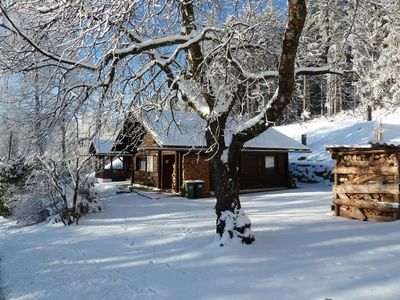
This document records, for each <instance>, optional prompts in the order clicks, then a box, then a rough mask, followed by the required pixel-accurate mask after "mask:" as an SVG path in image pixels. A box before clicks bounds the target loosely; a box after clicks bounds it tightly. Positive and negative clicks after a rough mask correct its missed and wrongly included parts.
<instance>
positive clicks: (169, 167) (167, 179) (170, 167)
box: [162, 155, 175, 190]
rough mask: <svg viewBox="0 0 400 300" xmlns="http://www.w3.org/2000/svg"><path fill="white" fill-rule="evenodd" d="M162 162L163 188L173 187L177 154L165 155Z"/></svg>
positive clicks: (169, 188)
mask: <svg viewBox="0 0 400 300" xmlns="http://www.w3.org/2000/svg"><path fill="white" fill-rule="evenodd" d="M162 158H163V164H162V167H163V169H162V175H163V176H162V178H163V179H162V188H163V189H164V190H171V189H172V173H173V172H174V163H175V155H163V157H162Z"/></svg>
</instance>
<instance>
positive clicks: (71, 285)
mask: <svg viewBox="0 0 400 300" xmlns="http://www.w3.org/2000/svg"><path fill="white" fill-rule="evenodd" d="M110 187H112V184H101V185H100V188H101V194H102V198H103V205H104V212H103V213H100V214H95V215H91V216H88V217H86V218H83V219H82V220H81V222H80V225H79V226H70V227H64V226H62V225H48V224H40V225H37V226H31V227H25V228H19V227H16V226H14V225H13V224H12V223H4V222H3V223H0V246H1V248H0V257H2V261H1V262H0V269H1V275H2V277H3V284H4V290H5V292H6V294H7V299H68V300H69V299H230V300H231V299H325V298H331V299H335V300H336V299H398V294H399V293H400V287H399V285H398V281H399V279H400V270H399V269H398V267H397V263H396V260H395V259H396V257H398V256H399V254H400V236H399V234H398V231H399V229H400V228H399V225H400V223H399V222H393V223H366V222H359V221H352V220H346V219H342V218H337V217H333V216H331V215H330V211H329V209H330V201H331V193H330V192H329V190H328V188H327V187H324V186H319V185H307V186H304V187H302V188H301V189H297V190H286V191H276V192H269V193H256V194H246V195H243V196H242V201H243V206H244V208H245V210H246V212H247V214H248V215H249V216H250V218H251V219H252V222H253V229H254V233H255V235H256V243H255V244H254V245H251V246H244V245H239V244H234V243H231V244H228V245H227V246H225V247H218V246H217V244H218V243H216V242H215V241H214V232H215V231H214V230H215V229H214V224H215V216H214V213H213V206H214V201H215V200H214V199H194V200H188V199H185V198H178V197H167V198H162V199H156V200H150V199H148V198H145V197H142V196H140V195H137V194H134V193H131V194H120V195H115V193H114V190H113V189H111V188H110Z"/></svg>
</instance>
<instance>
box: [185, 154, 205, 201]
mask: <svg viewBox="0 0 400 300" xmlns="http://www.w3.org/2000/svg"><path fill="white" fill-rule="evenodd" d="M182 170H183V174H182V180H183V181H184V180H203V181H204V187H203V188H204V190H203V192H204V196H205V197H207V196H209V195H210V163H209V161H208V160H207V156H206V155H203V154H201V155H198V154H194V153H189V154H187V155H182ZM182 183H183V182H182Z"/></svg>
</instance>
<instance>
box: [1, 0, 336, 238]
mask: <svg viewBox="0 0 400 300" xmlns="http://www.w3.org/2000/svg"><path fill="white" fill-rule="evenodd" d="M0 13H1V18H2V19H1V20H2V21H0V26H2V27H3V28H4V30H3V31H2V32H1V33H0V34H2V35H4V37H3V39H6V40H9V39H11V38H14V39H16V40H18V45H20V49H21V52H25V53H26V55H27V56H29V55H30V54H31V53H36V55H37V56H38V57H40V61H39V65H38V66H36V68H37V67H39V66H40V67H46V68H54V69H55V70H57V72H58V74H59V78H65V77H66V76H68V75H69V74H70V73H71V72H76V71H77V70H79V72H80V75H81V78H82V80H81V82H77V83H75V84H70V83H69V82H68V81H65V85H61V86H60V89H59V94H60V93H63V95H64V99H68V97H69V96H71V95H72V96H73V97H72V98H73V99H74V101H75V102H76V101H80V102H79V103H81V104H82V105H83V103H85V101H86V99H88V97H87V95H88V94H92V93H93V92H94V91H98V92H97V93H98V95H100V101H99V103H98V111H99V112H104V111H112V110H121V111H125V112H126V111H128V110H132V109H133V110H134V109H139V108H140V107H143V106H144V105H147V106H148V105H149V104H151V105H152V106H153V107H164V106H165V102H166V101H169V100H170V99H171V98H178V99H179V102H180V103H184V104H185V105H186V106H187V107H190V108H191V109H192V110H193V111H194V112H195V113H197V114H198V115H199V116H200V117H201V118H203V119H204V120H205V121H206V124H207V127H206V128H205V135H206V141H207V147H208V153H209V156H210V162H211V170H212V173H213V175H214V176H213V178H214V180H215V193H216V198H217V202H216V206H215V209H216V214H217V232H218V233H219V234H220V235H221V237H222V243H223V241H224V240H225V239H226V238H228V237H233V236H235V237H238V238H241V239H242V241H243V242H244V243H251V242H252V241H253V240H254V236H253V234H252V232H251V229H250V220H249V219H248V218H247V217H246V216H245V214H244V212H243V210H242V209H241V203H240V199H239V178H238V163H239V154H240V151H241V150H242V148H243V145H244V144H245V143H246V142H247V141H249V140H251V139H252V138H254V137H256V136H257V135H259V134H261V133H262V132H264V131H265V130H267V129H268V128H269V127H270V126H272V125H273V124H274V122H276V121H277V120H279V118H280V117H281V115H282V112H283V111H284V109H285V107H286V106H287V105H288V103H290V101H291V98H292V93H293V90H294V78H295V76H296V75H311V74H312V75H315V74H323V73H330V72H333V73H335V72H336V71H333V70H331V68H330V67H329V66H323V67H301V66H298V67H297V68H295V62H296V53H297V49H298V44H299V38H300V35H301V32H302V29H303V26H304V21H305V18H306V14H307V12H306V3H305V0H289V1H288V3H287V16H286V18H285V20H286V22H285V23H286V24H283V23H282V17H281V16H280V13H279V11H278V10H275V9H274V8H273V7H272V6H271V5H269V1H259V2H252V1H249V3H245V2H240V1H239V2H238V1H192V0H180V1H150V0H149V1H123V0H120V1H112V2H109V1H102V0H92V1H85V2H84V1H62V2H60V1H41V0H36V1H26V2H22V1H21V2H17V3H15V2H12V3H8V1H3V2H2V4H0ZM26 20H28V21H29V20H35V22H33V21H29V22H28V21H26ZM33 23H34V24H37V25H36V26H32V24H33ZM11 54H13V55H12V56H11V58H12V59H16V60H18V62H19V63H18V66H22V68H24V69H25V70H26V69H28V68H32V66H29V65H26V64H25V65H24V63H23V61H24V57H22V58H21V57H15V56H16V55H15V53H13V52H11ZM7 65H10V64H7ZM155 93H157V94H164V95H166V97H163V98H162V99H159V97H158V98H157V97H150V96H151V95H154V94H155ZM155 98H157V99H159V100H160V102H161V103H160V102H157V103H149V102H148V99H155ZM65 103H67V104H66V105H70V104H71V103H73V101H72V102H71V101H67V102H65ZM250 108H251V109H250ZM59 109H61V108H59ZM228 135H229V136H231V139H230V140H228V139H226V137H225V136H228Z"/></svg>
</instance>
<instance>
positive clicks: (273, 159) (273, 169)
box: [264, 155, 278, 174]
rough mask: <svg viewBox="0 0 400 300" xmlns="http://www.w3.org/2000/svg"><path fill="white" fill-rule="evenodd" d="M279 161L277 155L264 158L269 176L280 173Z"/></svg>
mask: <svg viewBox="0 0 400 300" xmlns="http://www.w3.org/2000/svg"><path fill="white" fill-rule="evenodd" d="M277 162H278V159H277V156H276V155H265V156H264V170H265V171H266V172H267V173H269V174H276V173H278V172H277V170H278V163H277Z"/></svg>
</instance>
